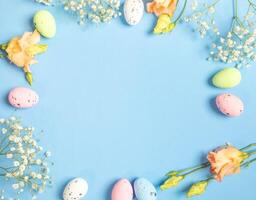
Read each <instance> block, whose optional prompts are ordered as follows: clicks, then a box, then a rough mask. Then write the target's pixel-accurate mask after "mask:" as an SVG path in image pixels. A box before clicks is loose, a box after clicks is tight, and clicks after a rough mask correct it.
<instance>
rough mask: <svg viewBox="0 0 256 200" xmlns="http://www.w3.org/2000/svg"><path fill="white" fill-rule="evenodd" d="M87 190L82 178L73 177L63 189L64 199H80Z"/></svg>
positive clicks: (86, 184)
mask: <svg viewBox="0 0 256 200" xmlns="http://www.w3.org/2000/svg"><path fill="white" fill-rule="evenodd" d="M87 191H88V183H87V182H86V180H84V179H82V178H75V179H73V180H72V181H70V182H69V183H68V184H67V186H66V187H65V189H64V192H63V199H64V200H80V199H81V198H83V197H84V196H85V195H86V194H87Z"/></svg>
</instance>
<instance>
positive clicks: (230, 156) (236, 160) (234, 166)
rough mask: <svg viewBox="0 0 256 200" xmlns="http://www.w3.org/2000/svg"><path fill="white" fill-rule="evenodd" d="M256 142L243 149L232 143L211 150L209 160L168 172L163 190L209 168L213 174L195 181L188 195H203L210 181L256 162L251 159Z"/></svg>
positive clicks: (220, 178) (255, 151) (219, 179)
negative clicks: (231, 144)
mask: <svg viewBox="0 0 256 200" xmlns="http://www.w3.org/2000/svg"><path fill="white" fill-rule="evenodd" d="M255 146H256V144H250V145H248V146H246V147H244V148H242V149H237V148H235V147H233V146H230V145H225V146H222V147H219V148H217V149H215V150H213V151H211V152H210V153H209V154H208V156H207V160H208V161H207V162H204V163H202V164H200V165H198V166H195V167H191V168H186V169H182V170H177V171H170V172H169V173H168V174H167V177H168V178H167V180H166V181H165V182H164V183H163V184H162V185H161V186H160V188H161V190H166V189H169V188H172V187H176V186H178V185H179V183H180V182H181V181H183V180H184V179H185V178H186V177H188V176H190V175H192V174H194V173H195V172H198V171H199V170H202V169H205V168H209V167H210V173H211V175H210V176H209V177H207V178H206V179H205V180H201V181H198V182H196V183H194V184H193V185H192V186H191V187H190V189H189V190H188V192H187V197H188V198H190V197H193V196H197V195H202V194H203V193H204V192H205V190H206V189H207V186H208V184H209V182H210V181H212V180H214V179H215V180H216V181H218V182H220V181H222V180H223V179H224V177H225V176H228V175H232V174H237V173H239V172H240V168H241V167H247V166H249V165H250V164H251V163H253V162H256V158H252V159H250V158H251V157H252V156H254V155H255V154H256V150H255V149H254V150H253V149H252V147H255Z"/></svg>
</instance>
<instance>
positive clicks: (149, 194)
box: [134, 178, 157, 200]
mask: <svg viewBox="0 0 256 200" xmlns="http://www.w3.org/2000/svg"><path fill="white" fill-rule="evenodd" d="M134 192H135V195H136V197H137V199H138V200H156V199H157V192H156V188H155V187H154V185H153V184H152V183H151V182H150V181H148V180H147V179H145V178H138V179H136V181H135V182H134Z"/></svg>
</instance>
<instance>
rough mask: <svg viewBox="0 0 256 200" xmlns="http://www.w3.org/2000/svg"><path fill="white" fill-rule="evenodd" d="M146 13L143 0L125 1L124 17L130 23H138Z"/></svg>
mask: <svg viewBox="0 0 256 200" xmlns="http://www.w3.org/2000/svg"><path fill="white" fill-rule="evenodd" d="M143 13H144V4H143V1H142V0H126V1H125V3H124V18H125V20H126V22H127V23H128V24H129V25H132V26H133V25H136V24H138V23H139V22H140V21H141V19H142V16H143Z"/></svg>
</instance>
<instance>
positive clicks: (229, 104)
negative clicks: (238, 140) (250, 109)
mask: <svg viewBox="0 0 256 200" xmlns="http://www.w3.org/2000/svg"><path fill="white" fill-rule="evenodd" d="M216 105H217V107H218V109H219V111H220V112H222V113H223V114H224V115H226V116H229V117H237V116H239V115H241V113H242V112H243V111H244V104H243V102H242V100H241V99H240V98H239V97H237V96H235V95H233V94H221V95H219V96H217V97H216Z"/></svg>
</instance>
